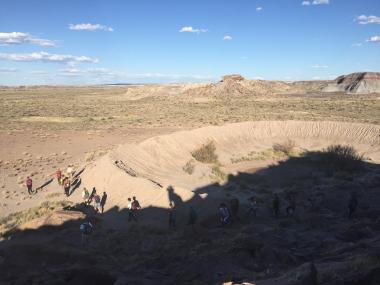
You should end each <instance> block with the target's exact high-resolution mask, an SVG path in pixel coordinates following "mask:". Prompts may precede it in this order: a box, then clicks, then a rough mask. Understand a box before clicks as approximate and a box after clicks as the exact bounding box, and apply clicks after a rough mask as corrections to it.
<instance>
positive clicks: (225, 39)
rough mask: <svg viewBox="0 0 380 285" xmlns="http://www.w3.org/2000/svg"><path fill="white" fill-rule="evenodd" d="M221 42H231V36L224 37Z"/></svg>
mask: <svg viewBox="0 0 380 285" xmlns="http://www.w3.org/2000/svg"><path fill="white" fill-rule="evenodd" d="M223 41H232V37H231V36H224V37H223Z"/></svg>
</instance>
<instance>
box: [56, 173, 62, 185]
mask: <svg viewBox="0 0 380 285" xmlns="http://www.w3.org/2000/svg"><path fill="white" fill-rule="evenodd" d="M61 176H62V171H61V170H60V169H57V171H56V172H55V177H56V178H57V182H58V185H61Z"/></svg>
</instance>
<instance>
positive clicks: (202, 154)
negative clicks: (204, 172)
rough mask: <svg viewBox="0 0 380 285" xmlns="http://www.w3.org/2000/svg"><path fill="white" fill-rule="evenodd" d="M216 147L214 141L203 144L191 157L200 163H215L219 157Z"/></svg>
mask: <svg viewBox="0 0 380 285" xmlns="http://www.w3.org/2000/svg"><path fill="white" fill-rule="evenodd" d="M215 150H216V146H215V143H214V142H213V141H210V142H208V143H207V144H203V145H202V146H201V147H200V148H198V149H196V150H194V151H193V152H192V153H191V155H192V156H193V157H194V158H195V159H196V160H197V161H199V162H203V163H215V162H217V161H218V156H217V155H216V154H215Z"/></svg>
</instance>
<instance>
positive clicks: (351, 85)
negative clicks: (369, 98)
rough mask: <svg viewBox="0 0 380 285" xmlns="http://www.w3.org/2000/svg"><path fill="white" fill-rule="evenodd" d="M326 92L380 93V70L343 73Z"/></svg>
mask: <svg viewBox="0 0 380 285" xmlns="http://www.w3.org/2000/svg"><path fill="white" fill-rule="evenodd" d="M323 91H324V92H347V93H353V94H369V93H380V72H360V73H351V74H349V75H342V76H339V77H338V78H337V79H335V82H334V83H333V84H330V85H329V86H327V87H325V88H324V89H323Z"/></svg>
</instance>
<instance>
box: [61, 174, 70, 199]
mask: <svg viewBox="0 0 380 285" xmlns="http://www.w3.org/2000/svg"><path fill="white" fill-rule="evenodd" d="M63 189H64V191H65V195H66V196H67V197H69V196H70V179H69V178H68V177H66V178H65V180H64V181H63Z"/></svg>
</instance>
